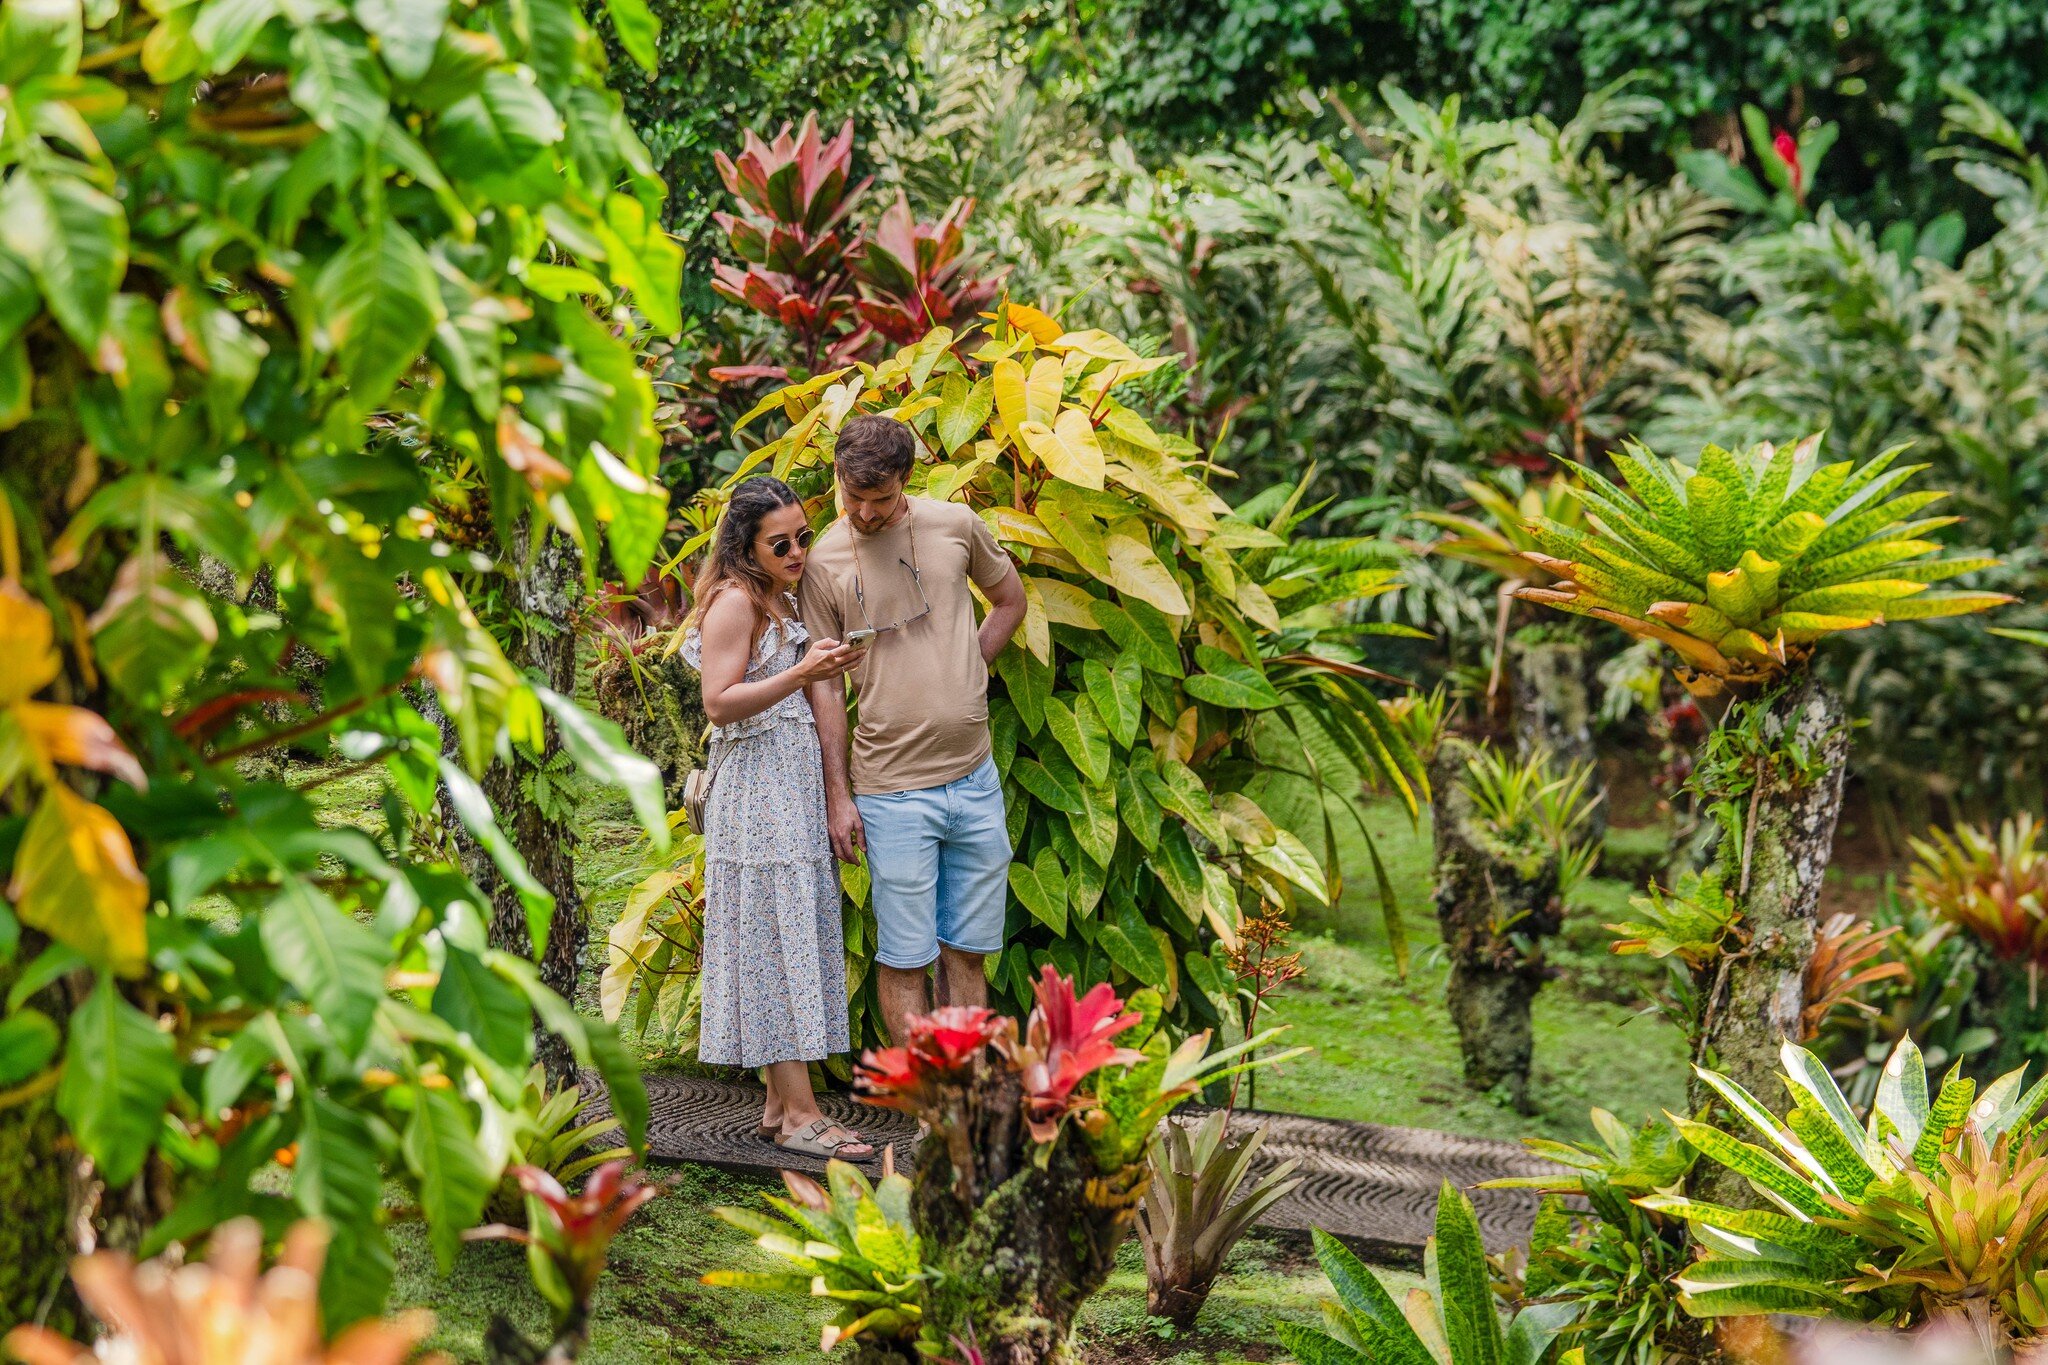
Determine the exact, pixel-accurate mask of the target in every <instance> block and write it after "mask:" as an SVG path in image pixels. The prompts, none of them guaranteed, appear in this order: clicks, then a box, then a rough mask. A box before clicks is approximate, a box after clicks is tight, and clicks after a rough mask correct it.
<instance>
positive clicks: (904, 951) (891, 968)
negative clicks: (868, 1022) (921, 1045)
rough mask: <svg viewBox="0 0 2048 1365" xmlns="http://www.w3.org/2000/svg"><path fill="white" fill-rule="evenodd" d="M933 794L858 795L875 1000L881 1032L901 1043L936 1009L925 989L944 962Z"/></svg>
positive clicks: (939, 825) (939, 824)
mask: <svg viewBox="0 0 2048 1365" xmlns="http://www.w3.org/2000/svg"><path fill="white" fill-rule="evenodd" d="M935 795H936V793H932V792H892V793H890V794H888V795H886V796H856V797H855V798H854V804H855V805H856V806H858V807H859V809H860V819H861V824H862V825H863V826H864V827H865V829H866V830H867V856H868V896H869V900H870V902H871V903H872V904H873V906H874V908H875V933H876V939H877V942H876V944H875V967H876V972H877V976H876V981H875V989H876V993H877V994H878V995H879V996H880V997H881V1006H882V1025H883V1027H885V1028H886V1029H888V1031H889V1038H890V1040H891V1041H892V1042H895V1043H899V1044H900V1043H901V1042H902V1041H903V1039H904V1036H905V1021H907V1020H908V1019H909V1017H910V1016H911V1015H913V1014H924V1013H927V1012H928V1011H929V1010H930V1009H931V997H930V994H929V988H928V986H927V984H926V982H927V980H928V978H929V976H930V972H931V964H932V960H933V959H934V958H936V957H937V956H938V955H939V938H938V889H939V839H940V836H941V835H942V834H943V833H944V832H945V827H944V821H943V818H942V817H943V814H944V809H943V802H940V801H936V800H934V799H933V797H934V796H935Z"/></svg>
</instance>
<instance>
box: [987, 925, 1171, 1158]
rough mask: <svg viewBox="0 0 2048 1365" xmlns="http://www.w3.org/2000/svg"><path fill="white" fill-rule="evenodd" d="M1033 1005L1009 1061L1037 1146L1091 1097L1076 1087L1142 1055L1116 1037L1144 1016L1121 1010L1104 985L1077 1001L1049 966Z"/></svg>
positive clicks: (1036, 986)
mask: <svg viewBox="0 0 2048 1365" xmlns="http://www.w3.org/2000/svg"><path fill="white" fill-rule="evenodd" d="M1032 993H1033V994H1034V995H1036V996H1037V997H1038V1007H1037V1008H1036V1009H1034V1010H1032V1011H1031V1023H1030V1025H1029V1027H1028V1028H1027V1029H1026V1031H1025V1041H1024V1045H1023V1046H1022V1047H1016V1046H1012V1047H1011V1048H1010V1049H1008V1055H1009V1057H1010V1063H1011V1065H1012V1066H1014V1067H1016V1068H1017V1071H1018V1074H1019V1075H1020V1076H1021V1077H1022V1078H1023V1082H1024V1115H1025V1122H1026V1123H1027V1124H1028V1125H1029V1126H1030V1128H1031V1137H1032V1140H1033V1141H1036V1142H1051V1141H1052V1140H1053V1138H1054V1137H1055V1136H1057V1135H1058V1133H1059V1124H1060V1120H1061V1119H1062V1118H1064V1117H1066V1116H1067V1115H1068V1114H1070V1113H1072V1112H1073V1111H1075V1110H1076V1109H1082V1108H1085V1107H1087V1105H1088V1104H1089V1103H1091V1102H1092V1100H1091V1099H1090V1097H1088V1096H1085V1095H1076V1094H1075V1093H1074V1092H1075V1088H1076V1087H1078V1086H1079V1085H1080V1083H1081V1082H1082V1081H1084V1080H1086V1079H1088V1077H1089V1076H1091V1075H1093V1074H1094V1073H1095V1072H1097V1071H1100V1070H1101V1069H1102V1068H1103V1067H1105V1066H1129V1065H1131V1064H1133V1063H1136V1062H1142V1061H1144V1060H1145V1054H1144V1053H1142V1052H1138V1051H1136V1050H1134V1049H1132V1048H1127V1047H1118V1046H1117V1045H1116V1036H1117V1035H1118V1034H1119V1033H1122V1032H1123V1031H1124V1030H1125V1029H1127V1028H1129V1027H1130V1026H1131V1025H1133V1024H1135V1023H1137V1022H1138V1021H1139V1019H1141V1018H1142V1017H1143V1016H1142V1015H1140V1014H1138V1013H1137V1012H1136V1011H1130V1012H1125V1010H1124V1002H1123V1001H1122V1000H1119V999H1118V998H1117V994H1116V992H1115V991H1114V990H1113V989H1111V988H1110V986H1109V985H1108V983H1106V982H1105V983H1102V984H1099V985H1097V986H1096V987H1095V988H1094V989H1093V990H1091V991H1089V992H1088V994H1086V995H1084V996H1081V997H1080V998H1079V999H1076V998H1075V996H1074V982H1073V980H1072V978H1070V977H1064V976H1061V975H1060V974H1059V973H1058V972H1057V971H1056V970H1054V969H1053V967H1052V966H1051V964H1047V965H1046V967H1045V968H1044V969H1043V970H1042V971H1041V972H1040V973H1039V976H1038V980H1037V982H1036V983H1034V984H1033V986H1032Z"/></svg>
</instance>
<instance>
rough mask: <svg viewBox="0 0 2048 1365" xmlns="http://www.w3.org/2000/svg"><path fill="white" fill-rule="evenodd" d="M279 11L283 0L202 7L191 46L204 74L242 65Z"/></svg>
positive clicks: (217, 1) (226, 0)
mask: <svg viewBox="0 0 2048 1365" xmlns="http://www.w3.org/2000/svg"><path fill="white" fill-rule="evenodd" d="M280 8H281V0H211V3H209V4H204V5H201V6H199V7H198V10H197V13H196V14H195V15H194V17H193V19H192V45H193V46H194V47H195V48H197V49H198V50H199V55H200V57H201V58H202V59H203V61H204V67H203V69H204V70H205V72H206V73H207V74H208V75H214V76H217V75H219V74H220V73H221V72H223V71H226V70H228V69H229V68H230V67H233V66H235V65H236V64H237V63H239V62H240V61H241V60H242V58H243V57H245V56H247V55H248V53H249V48H250V47H251V45H253V44H254V43H255V41H256V35H257V34H259V33H261V32H262V31H263V26H264V25H265V24H267V23H269V22H270V21H271V20H272V19H273V18H275V17H276V15H277V12H278V10H279V9H280ZM300 103H301V105H302V106H303V105H304V101H300Z"/></svg>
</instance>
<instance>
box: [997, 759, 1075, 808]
mask: <svg viewBox="0 0 2048 1365" xmlns="http://www.w3.org/2000/svg"><path fill="white" fill-rule="evenodd" d="M1046 758H1047V761H1046V762H1042V763H1041V762H1039V761H1038V760H1036V759H1030V758H1020V759H1018V760H1017V762H1016V763H1014V764H1012V765H1011V767H1010V776H1012V777H1014V778H1016V779H1017V785H1019V786H1021V787H1022V788H1024V790H1025V791H1028V792H1030V793H1031V794H1032V795H1033V796H1035V797H1037V798H1038V799H1039V800H1041V801H1043V802H1045V804H1046V805H1048V806H1051V807H1052V808H1053V809H1054V810H1059V811H1065V812H1067V813H1068V814H1069V815H1080V814H1082V813H1084V812H1085V811H1086V810H1087V809H1088V806H1087V803H1086V802H1085V801H1083V800H1082V797H1081V780H1080V774H1078V773H1076V772H1075V771H1074V770H1073V768H1072V766H1071V765H1070V764H1067V763H1066V762H1064V761H1056V760H1054V758H1053V755H1051V754H1048V755H1047V756H1046Z"/></svg>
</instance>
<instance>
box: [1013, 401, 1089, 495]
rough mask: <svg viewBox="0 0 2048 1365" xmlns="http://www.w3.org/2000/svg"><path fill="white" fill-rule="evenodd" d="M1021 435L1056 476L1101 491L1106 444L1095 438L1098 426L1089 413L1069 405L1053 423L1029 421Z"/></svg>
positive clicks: (1019, 429) (1018, 432)
mask: <svg viewBox="0 0 2048 1365" xmlns="http://www.w3.org/2000/svg"><path fill="white" fill-rule="evenodd" d="M1017 435H1018V436H1019V438H1021V439H1022V440H1023V442H1024V444H1025V445H1026V446H1027V447H1028V448H1029V449H1030V451H1031V453H1032V454H1033V455H1035V456H1037V457H1038V462H1039V463H1040V464H1042V465H1044V466H1045V467H1046V470H1047V472H1049V473H1050V474H1052V476H1053V477H1054V478H1058V479H1065V480H1066V481H1067V482H1068V483H1072V484H1079V485H1080V486H1081V487H1083V488H1093V489H1096V490H1097V491H1100V490H1101V488H1102V486H1103V473H1104V464H1103V459H1102V447H1101V446H1100V445H1099V444H1097V442H1096V440H1095V429H1094V428H1093V427H1091V426H1089V425H1088V414H1087V413H1085V412H1083V411H1081V410H1080V409H1079V408H1068V409H1066V410H1065V411H1063V412H1062V413H1060V415H1059V420H1058V421H1057V422H1055V423H1054V424H1053V425H1052V426H1047V425H1046V424H1045V423H1043V422H1033V421H1028V420H1027V421H1026V422H1025V423H1024V424H1023V426H1021V427H1019V428H1018V429H1017Z"/></svg>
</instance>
